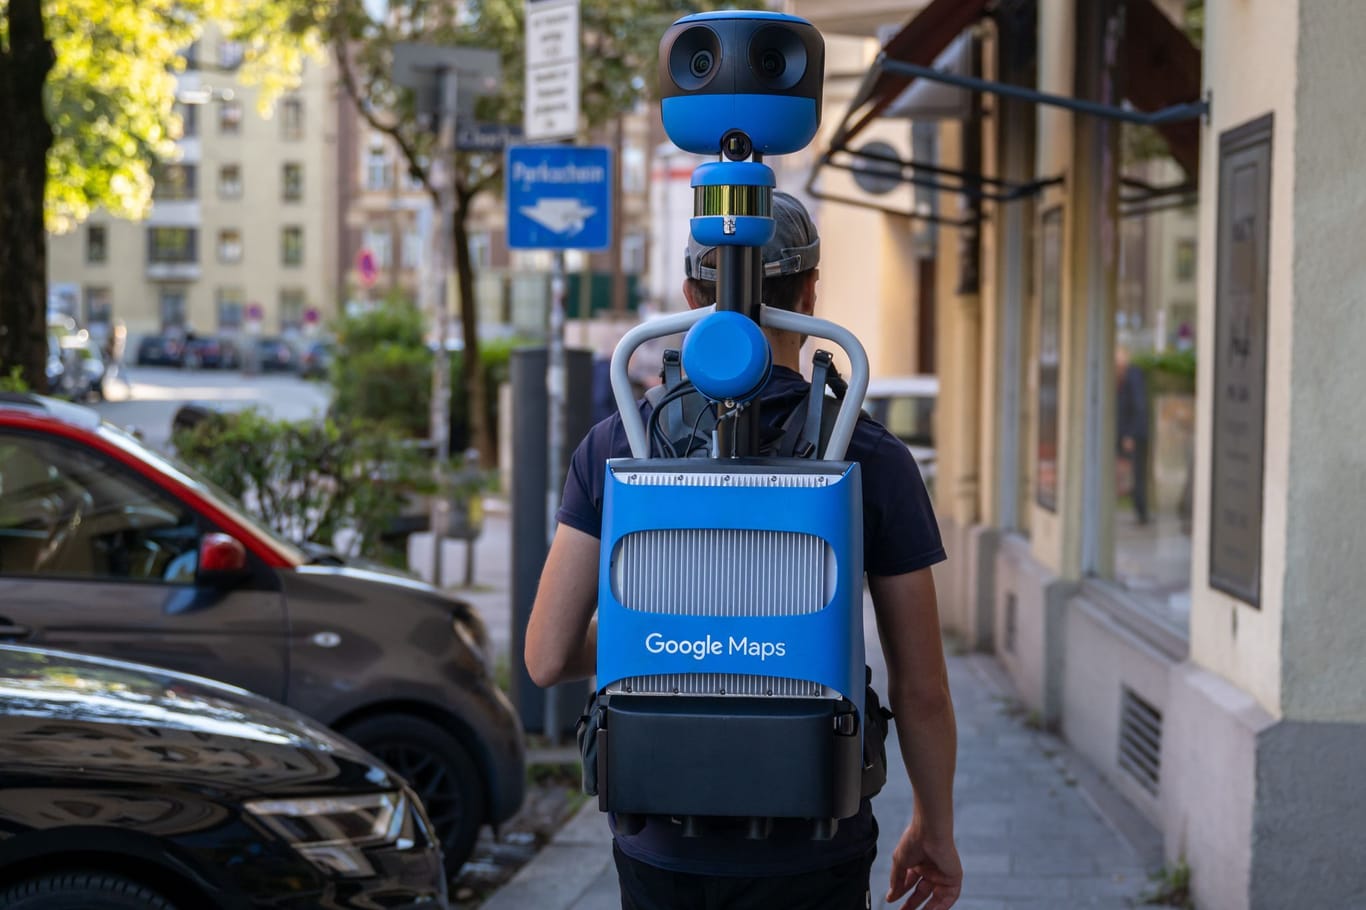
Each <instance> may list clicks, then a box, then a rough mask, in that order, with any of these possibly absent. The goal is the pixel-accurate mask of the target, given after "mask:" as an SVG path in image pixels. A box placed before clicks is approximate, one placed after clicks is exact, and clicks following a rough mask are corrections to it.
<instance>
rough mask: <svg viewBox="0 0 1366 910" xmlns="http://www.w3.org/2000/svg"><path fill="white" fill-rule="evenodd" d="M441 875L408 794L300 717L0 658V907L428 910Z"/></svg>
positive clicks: (172, 687)
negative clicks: (381, 909) (396, 909)
mask: <svg viewBox="0 0 1366 910" xmlns="http://www.w3.org/2000/svg"><path fill="white" fill-rule="evenodd" d="M443 871H444V870H443V868H442V864H441V855H440V851H439V849H438V847H437V844H436V841H435V837H434V836H433V833H432V830H431V826H430V824H429V823H428V821H427V819H426V816H425V815H424V814H423V811H422V807H421V805H420V803H419V802H418V799H417V797H416V795H415V794H414V793H413V792H412V790H410V789H409V788H408V787H407V786H405V785H404V783H403V781H402V780H400V779H399V778H398V776H397V775H395V774H394V773H393V772H392V771H391V770H389V769H388V768H386V767H384V765H382V764H381V763H380V762H378V761H377V760H376V759H375V758H373V757H372V756H370V755H367V754H366V753H365V752H362V751H361V750H360V749H359V748H357V747H356V746H355V745H353V744H352V743H349V742H347V741H346V740H344V739H341V738H340V737H338V736H336V735H335V734H333V733H331V732H329V731H328V730H326V729H324V728H323V727H321V726H319V725H318V724H316V723H314V722H312V721H310V720H309V719H308V718H306V717H304V716H302V715H300V714H298V713H296V712H294V711H291V710H289V709H288V708H283V707H281V706H279V705H275V704H272V703H271V702H268V701H266V700H265V699H263V698H258V697H256V696H254V695H251V694H250V693H247V692H244V691H242V690H241V689H234V688H231V687H229V686H223V685H219V684H216V683H212V682H209V681H208V680H205V679H199V678H196V677H193V676H184V675H181V674H178V673H168V672H166V671H163V670H157V669H154V668H152V667H145V666H139V665H136V664H128V663H123V662H121V661H112V660H101V659H98V658H89V657H78V656H76V655H72V654H64V653H61V652H56V651H46V650H38V649H32V648H19V647H12V646H0V907H5V908H6V910H72V908H79V910H203V908H220V910H235V908H242V910H245V908H252V907H270V908H275V910H287V908H305V907H308V908H315V907H317V908H330V910H344V908H356V910H360V908H376V907H386V908H433V910H435V908H439V907H444V906H445V905H446V903H445V902H446V886H445V875H444V874H443Z"/></svg>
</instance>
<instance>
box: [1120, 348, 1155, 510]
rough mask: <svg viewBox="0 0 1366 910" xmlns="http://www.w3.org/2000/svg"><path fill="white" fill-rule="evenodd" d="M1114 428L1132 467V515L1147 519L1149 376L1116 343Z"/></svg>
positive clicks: (1126, 351)
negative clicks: (1116, 389)
mask: <svg viewBox="0 0 1366 910" xmlns="http://www.w3.org/2000/svg"><path fill="white" fill-rule="evenodd" d="M1115 381H1116V383H1117V385H1118V398H1117V401H1116V406H1115V432H1116V434H1117V435H1118V437H1119V438H1118V445H1119V454H1120V456H1121V457H1123V458H1127V459H1128V460H1129V465H1130V467H1131V469H1132V471H1133V478H1134V479H1133V491H1132V492H1133V502H1134V518H1135V519H1136V520H1137V521H1138V523H1139V524H1141V525H1143V524H1147V523H1148V379H1147V377H1146V376H1145V375H1144V374H1143V370H1142V368H1140V367H1138V366H1136V365H1135V364H1133V363H1132V362H1131V361H1130V359H1129V349H1128V347H1126V346H1125V345H1123V344H1117V345H1115Z"/></svg>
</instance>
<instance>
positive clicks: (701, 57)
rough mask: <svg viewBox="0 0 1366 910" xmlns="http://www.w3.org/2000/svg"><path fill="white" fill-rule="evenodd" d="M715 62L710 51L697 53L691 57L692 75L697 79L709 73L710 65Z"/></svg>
mask: <svg viewBox="0 0 1366 910" xmlns="http://www.w3.org/2000/svg"><path fill="white" fill-rule="evenodd" d="M713 62H715V61H714V59H713V57H712V55H711V51H698V52H697V53H695V54H693V55H692V63H691V64H690V68H691V69H692V74H693V75H694V76H696V77H698V78H699V79H700V78H702V77H703V76H705V75H707V73H710V72H711V67H712V63H713Z"/></svg>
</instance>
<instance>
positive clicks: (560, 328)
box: [545, 250, 568, 746]
mask: <svg viewBox="0 0 1366 910" xmlns="http://www.w3.org/2000/svg"><path fill="white" fill-rule="evenodd" d="M553 261H554V265H553V267H552V270H551V273H550V332H549V335H550V337H549V339H548V342H547V345H546V371H545V388H546V410H547V413H548V415H549V420H548V423H549V426H548V427H547V435H548V436H549V444H550V445H549V453H548V457H547V459H546V471H547V474H548V477H547V479H546V487H545V543H546V548H547V549H549V547H550V544H551V542H552V541H553V540H554V539H555V513H556V512H557V511H559V506H560V484H561V483H563V482H564V481H563V476H564V464H563V461H564V447H565V438H564V437H565V425H564V411H565V406H566V405H567V403H568V401H567V398H566V394H565V393H566V389H567V386H568V379H567V377H566V374H565V363H564V297H565V263H564V250H556V251H555V253H554V260H553ZM559 689H560V687H559V686H551V687H550V688H548V689H546V692H545V735H546V737H547V738H548V739H549V740H550V744H551V745H552V746H553V745H558V743H559V740H560V722H559V716H560V697H559V696H560V692H559Z"/></svg>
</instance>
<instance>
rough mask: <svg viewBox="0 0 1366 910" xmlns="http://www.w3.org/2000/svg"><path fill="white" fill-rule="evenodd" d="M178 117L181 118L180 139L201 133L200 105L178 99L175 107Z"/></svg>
mask: <svg viewBox="0 0 1366 910" xmlns="http://www.w3.org/2000/svg"><path fill="white" fill-rule="evenodd" d="M173 110H174V113H175V115H176V116H177V117H179V118H180V136H179V137H178V138H180V139H189V138H191V137H194V136H198V135H199V105H197V104H186V103H184V102H183V101H177V102H176V103H175V108H174V109H173Z"/></svg>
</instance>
